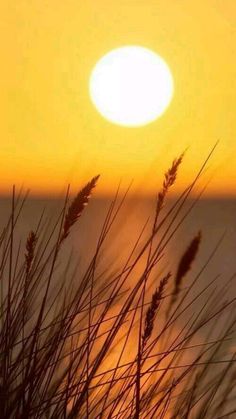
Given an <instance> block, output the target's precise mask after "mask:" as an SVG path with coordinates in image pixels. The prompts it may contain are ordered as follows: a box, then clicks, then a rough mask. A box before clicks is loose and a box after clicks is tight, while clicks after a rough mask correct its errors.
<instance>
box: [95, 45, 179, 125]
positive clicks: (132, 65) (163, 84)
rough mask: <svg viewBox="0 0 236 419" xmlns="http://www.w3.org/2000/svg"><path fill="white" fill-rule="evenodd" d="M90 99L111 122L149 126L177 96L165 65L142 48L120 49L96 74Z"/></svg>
mask: <svg viewBox="0 0 236 419" xmlns="http://www.w3.org/2000/svg"><path fill="white" fill-rule="evenodd" d="M89 88H90V96H91V99H92V102H93V103H94V105H95V107H96V108H97V110H98V111H99V112H100V113H101V114H102V115H103V116H104V117H105V118H106V119H108V120H109V121H111V122H113V123H116V124H119V125H124V126H141V125H146V124H148V123H150V122H152V121H154V120H155V119H156V118H158V117H159V116H161V115H162V114H163V112H164V111H165V110H166V108H167V106H168V105H169V103H170V101H171V98H172V96H173V78H172V75H171V72H170V70H169V68H168V66H167V64H166V63H165V61H164V60H163V59H162V58H161V57H160V56H159V55H157V54H156V53H154V52H153V51H151V50H149V49H147V48H144V47H139V46H125V47H121V48H117V49H114V50H112V51H111V52H109V53H108V54H106V55H105V56H104V57H102V58H101V59H100V60H99V61H98V62H97V64H96V66H95V68H94V69H93V71H92V74H91V78H90V86H89Z"/></svg>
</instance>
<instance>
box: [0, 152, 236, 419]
mask: <svg viewBox="0 0 236 419" xmlns="http://www.w3.org/2000/svg"><path fill="white" fill-rule="evenodd" d="M182 159H183V156H181V157H180V158H178V159H177V160H175V161H174V162H173V164H172V166H171V168H170V169H169V170H168V171H167V172H166V174H165V177H164V181H163V185H162V188H161V191H160V192H159V193H158V195H157V201H156V208H155V211H154V215H153V222H152V225H151V226H150V231H151V233H150V234H149V235H148V236H147V237H146V236H145V234H144V230H143V231H142V232H141V233H139V232H137V239H136V241H134V243H133V249H132V250H131V252H130V253H129V254H128V255H127V258H126V261H125V263H123V264H122V266H120V267H119V268H118V269H116V270H113V269H109V268H108V267H105V269H102V268H101V266H104V265H102V261H106V243H108V245H109V234H110V232H111V230H112V228H113V225H114V223H115V221H116V217H117V215H118V212H119V210H120V208H121V206H122V204H123V202H124V198H125V197H121V198H119V196H118V193H117V194H116V196H115V198H114V200H113V201H112V202H111V205H110V207H109V209H108V212H107V214H106V215H105V216H104V224H103V226H102V229H101V234H100V237H99V239H98V242H97V246H96V249H95V251H94V254H93V255H92V257H91V260H90V262H89V263H88V266H87V268H86V270H85V272H84V273H81V271H76V270H74V271H73V269H71V266H72V261H71V259H70V258H69V259H68V261H65V257H64V252H65V246H66V243H67V241H68V240H69V236H70V234H71V231H72V229H73V227H74V225H75V224H76V223H77V222H78V220H79V218H80V217H81V215H82V213H83V211H84V208H85V205H86V204H87V203H88V201H89V198H90V195H91V193H92V191H93V190H94V188H95V187H96V184H97V181H98V176H97V177H94V178H93V179H92V180H91V181H90V182H89V183H88V184H87V185H86V186H85V187H84V188H83V189H82V190H81V191H80V192H79V193H78V194H77V196H76V197H75V198H74V199H73V200H72V202H71V203H69V193H67V195H66V198H65V203H64V206H63V207H62V209H61V212H60V214H59V215H58V217H57V218H56V219H55V223H54V225H53V226H52V227H51V229H50V227H49V225H48V224H47V223H46V222H44V215H43V214H42V217H41V218H40V220H39V222H38V225H37V227H36V228H35V229H34V230H32V231H31V232H30V233H29V235H28V238H27V240H26V243H25V245H24V248H23V249H22V247H21V244H18V243H17V242H16V238H15V237H16V235H15V231H16V229H17V223H18V222H19V221H18V218H19V214H20V213H21V211H22V209H23V204H24V201H25V198H24V197H23V199H21V198H20V197H15V190H14V189H13V197H12V210H11V214H10V216H9V220H8V221H7V222H6V226H5V228H4V229H3V231H2V233H1V236H0V251H1V259H0V280H1V315H0V317H1V324H0V348H1V358H0V409H1V410H0V411H1V418H2V419H11V418H17V419H28V418H55V419H56V418H59V419H60V418H68V419H73V418H91V419H93V418H97V419H112V418H114V419H115V418H116V419H123V418H128V417H130V418H136V419H137V418H140V419H152V418H153V419H154V418H168V419H169V418H173V419H174V418H185V419H187V418H196V419H203V418H212V419H216V418H218V419H219V418H223V417H232V418H233V417H234V416H235V414H236V413H235V412H236V405H235V389H234V382H235V376H236V370H235V353H234V352H233V353H232V350H231V351H230V348H232V347H233V345H234V344H235V343H234V341H235V334H234V329H235V324H236V315H235V314H234V311H233V309H234V307H235V301H236V299H235V297H234V294H232V293H231V297H227V296H226V291H227V292H228V291H229V287H230V286H231V285H232V279H231V280H229V281H224V283H222V282H221V281H220V280H219V278H218V277H216V278H208V280H207V281H206V282H205V283H203V285H202V282H201V281H200V279H201V277H202V275H203V274H204V273H205V271H206V267H207V265H208V263H209V261H210V260H211V259H212V258H213V257H214V255H215V253H216V251H217V249H218V247H219V244H220V240H219V243H218V244H216V245H215V247H213V249H212V253H211V254H210V255H209V257H208V258H207V260H203V261H202V267H201V269H200V270H199V272H197V273H196V272H195V273H194V275H193V274H192V271H190V270H191V267H192V264H193V263H194V260H195V258H196V257H197V256H198V257H199V258H201V257H203V256H201V255H200V254H199V255H197V253H198V250H199V245H200V241H201V235H200V233H198V234H197V235H196V236H195V237H194V238H193V239H192V241H191V242H190V245H189V246H188V247H187V249H186V250H185V249H183V256H182V257H181V258H180V261H179V263H178V265H177V267H176V275H175V276H171V275H170V273H169V272H168V270H167V271H166V272H163V271H162V270H161V269H160V261H161V260H162V259H165V257H166V256H165V250H166V248H167V246H168V245H169V243H171V242H172V241H174V240H175V233H176V232H177V231H178V229H179V228H180V227H181V225H182V223H183V222H184V220H185V218H186V217H187V216H188V215H189V213H190V212H191V208H192V207H189V206H188V199H187V198H188V196H189V194H190V192H191V190H192V189H193V187H194V186H195V184H196V182H197V180H198V179H199V176H200V175H201V173H202V170H203V168H204V167H205V164H206V163H204V165H203V168H201V169H200V171H199V173H198V174H197V176H196V178H195V179H194V180H193V182H192V183H191V184H190V185H189V187H188V188H187V189H186V190H185V191H184V192H183V193H182V195H181V196H180V197H179V198H178V199H177V200H176V202H175V203H174V204H173V205H172V206H171V208H170V209H168V210H166V211H165V212H164V203H165V199H166V195H167V193H168V191H169V188H170V187H172V186H173V185H174V183H175V181H176V177H177V172H178V169H179V166H180V164H181V162H182ZM68 192H69V191H68ZM22 202H23V204H22ZM45 221H46V220H45ZM62 244H63V246H62ZM59 264H60V265H59ZM63 264H64V265H63ZM166 265H168V261H166ZM58 266H60V269H59V268H58ZM63 266H64V269H63ZM62 272H64V273H62ZM160 278H162V279H161V280H160ZM228 295H230V294H229V293H228ZM216 322H217V325H218V327H217V329H216V328H215V324H216Z"/></svg>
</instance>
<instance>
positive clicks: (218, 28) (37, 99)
mask: <svg viewBox="0 0 236 419" xmlns="http://www.w3.org/2000/svg"><path fill="white" fill-rule="evenodd" d="M0 14H1V25H0V43H1V46H0V51H1V66H0V89H1V95H0V112H1V118H0V129H1V165H0V177H1V187H0V191H1V192H2V193H6V192H7V191H9V190H10V188H11V185H12V184H13V183H16V184H17V185H18V186H21V185H22V184H23V185H24V186H25V187H29V188H31V189H32V192H33V193H35V194H40V193H42V194H51V193H53V194H57V193H60V192H61V191H62V190H63V189H64V188H65V185H66V184H67V183H68V182H71V183H72V186H73V188H77V186H78V185H81V183H82V182H84V181H85V180H87V179H89V178H90V177H91V176H93V175H96V174H97V173H101V175H102V177H101V182H100V187H99V192H100V193H101V194H105V193H110V192H112V191H114V189H115V188H116V186H117V183H118V182H119V180H120V179H122V182H123V184H124V185H127V184H128V183H129V181H130V180H131V179H134V190H136V191H140V192H143V193H149V192H153V191H154V190H155V188H156V187H158V185H159V183H160V179H161V176H162V173H163V171H164V170H165V168H166V167H168V165H169V163H170V162H171V161H172V159H173V158H174V157H176V156H178V155H179V154H180V153H181V152H182V151H183V150H184V149H186V148H188V151H187V155H186V159H185V162H184V164H183V168H182V174H181V176H180V180H179V183H178V186H177V189H178V188H179V189H181V188H182V187H183V186H184V185H186V183H187V182H188V181H189V179H191V176H193V175H194V173H195V171H196V169H197V168H198V167H199V166H200V165H201V163H202V162H203V160H204V158H205V157H206V156H207V154H208V153H209V151H210V149H211V148H212V146H213V145H214V143H215V142H216V141H217V140H220V143H219V146H218V148H217V150H216V152H215V154H214V157H213V159H212V161H211V164H210V168H209V170H208V172H207V174H206V181H207V180H208V179H209V178H211V177H212V175H213V180H212V182H211V184H210V185H209V187H208V194H209V195H218V196H219V195H231V196H232V195H235V194H236V136H235V133H236V118H235V112H236V82H235V80H236V4H235V0H192V1H190V0H158V1H157V0H119V1H118V0H114V1H112V0H99V1H95V0H83V1H82V0H79V1H78V0H68V1H61V0H48V1H45V0H32V1H29V0H15V1H5V2H1V5H0ZM124 45H140V46H144V47H147V48H150V49H151V50H153V51H155V52H157V53H158V54H160V55H161V56H162V57H163V58H164V59H165V61H166V62H167V63H168V65H169V68H170V69H171V72H172V75H173V78H174V85H175V90H174V96H173V100H172V102H171V104H170V106H169V107H168V109H167V111H166V112H165V113H164V114H163V115H162V116H161V117H160V118H159V119H156V121H154V122H152V123H151V124H149V125H146V126H144V127H137V128H127V127H122V126H118V125H114V124H112V123H111V122H108V121H107V120H105V119H104V118H103V117H102V116H101V115H100V114H99V113H98V112H97V110H96V109H95V107H94V106H93V104H92V102H91V99H90V97H89V90H88V83H89V77H90V74H91V71H92V69H93V67H94V65H95V64H96V62H97V61H98V60H99V59H100V58H101V57H102V56H103V55H104V54H106V53H107V52H109V51H110V50H112V49H114V48H117V47H120V46H124Z"/></svg>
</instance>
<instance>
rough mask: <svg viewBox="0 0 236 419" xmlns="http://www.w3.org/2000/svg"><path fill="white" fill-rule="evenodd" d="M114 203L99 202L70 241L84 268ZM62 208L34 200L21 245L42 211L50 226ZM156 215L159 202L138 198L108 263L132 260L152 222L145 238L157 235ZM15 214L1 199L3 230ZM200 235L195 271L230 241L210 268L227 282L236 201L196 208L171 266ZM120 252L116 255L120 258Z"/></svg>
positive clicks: (120, 220)
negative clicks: (152, 232)
mask: <svg viewBox="0 0 236 419" xmlns="http://www.w3.org/2000/svg"><path fill="white" fill-rule="evenodd" d="M173 202H174V201H169V202H168V204H167V206H166V207H165V208H164V210H163V215H165V214H166V212H167V210H168V209H169V208H170V207H171V205H172V204H173ZM192 202H193V201H191V200H189V201H188V202H187V205H186V206H185V207H184V210H183V212H182V215H183V214H184V212H185V211H188V209H189V208H190V207H191V205H192ZM110 203H111V199H95V198H93V199H92V200H91V201H90V203H89V205H88V207H86V208H85V211H84V213H83V215H82V217H81V218H80V220H79V222H78V223H77V225H76V226H75V227H74V228H73V230H72V234H71V236H70V238H69V239H68V247H70V248H72V247H73V249H74V254H75V257H76V255H77V256H78V257H79V259H80V260H81V262H83V261H84V262H83V263H86V261H88V260H89V257H90V255H91V253H92V252H93V250H94V248H95V246H96V243H97V239H98V237H99V233H100V230H101V227H102V224H103V222H104V219H105V216H106V213H107V211H108V208H109V205H110ZM62 208H63V201H59V200H58V201H56V200H43V199H29V200H28V201H27V202H26V203H25V205H24V208H23V210H22V212H21V214H20V217H19V220H18V222H17V228H16V242H17V241H18V240H20V239H21V240H22V245H23V243H24V241H25V240H26V237H27V235H28V233H29V231H30V230H32V229H33V230H34V229H36V226H37V224H38V221H39V219H40V215H41V214H42V211H45V213H44V218H43V223H44V222H45V223H46V221H47V220H49V219H52V220H53V219H54V220H55V219H56V217H57V216H58V215H59V214H60V210H61V209H62ZM154 209H155V202H154V200H153V199H145V198H135V199H128V200H127V201H126V202H125V203H124V205H123V206H122V208H121V210H120V211H119V213H118V215H117V217H116V220H115V222H114V225H113V227H112V229H111V232H110V234H109V236H108V239H107V244H106V246H105V247H106V255H107V263H108V262H109V263H112V262H113V261H114V260H113V258H115V260H116V261H118V260H119V259H120V258H121V257H122V255H123V256H124V257H125V255H127V254H128V252H129V250H130V249H131V248H132V245H133V243H134V242H135V240H136V239H137V237H138V235H139V233H140V231H141V229H142V227H143V226H144V224H145V222H146V221H147V220H148V217H149V226H147V228H146V230H145V231H146V233H144V236H145V234H146V235H148V233H149V232H150V229H151V223H152V220H153V214H154ZM10 210H11V201H10V200H9V199H3V198H2V199H0V214H1V217H0V227H1V229H2V228H3V227H4V225H5V224H6V221H7V220H8V217H9V214H10ZM16 213H17V211H16ZM161 218H162V217H160V219H161ZM180 218H181V217H180ZM180 218H178V219H177V221H178V220H179V219H180ZM51 226H52V223H51ZM166 226H167V224H166ZM199 230H201V231H202V236H203V238H202V244H201V248H200V253H199V257H198V258H197V260H196V263H195V268H196V269H197V268H199V267H200V265H201V263H202V262H203V261H204V260H205V258H207V256H208V255H209V254H210V252H211V251H212V249H213V247H214V246H215V245H216V243H217V242H218V240H219V239H220V237H221V236H222V235H224V238H223V241H222V243H221V245H220V248H219V250H218V251H217V254H216V255H215V257H214V258H213V260H212V262H211V263H210V264H209V267H208V271H209V272H210V274H211V275H215V274H218V273H219V274H221V275H222V276H223V277H225V278H226V277H227V276H228V275H230V274H231V273H233V272H234V271H235V268H236V200H233V199H232V200H230V199H202V200H201V201H199V202H197V203H196V204H195V205H194V208H193V209H192V211H191V213H190V214H189V215H188V216H187V217H186V219H185V220H184V222H183V223H182V224H181V226H180V227H179V228H178V230H177V232H176V234H175V236H174V238H173V240H172V241H171V243H170V245H168V255H169V257H168V259H169V260H168V264H169V267H170V268H174V266H175V264H176V261H177V260H178V258H179V257H180V255H181V254H182V252H183V251H184V249H185V248H186V246H187V245H188V243H189V241H190V240H191V239H192V238H193V236H194V235H195V234H196V233H197V232H198V231H199ZM163 231H164V230H163ZM160 237H161V233H160ZM114 251H115V252H116V253H115V254H114Z"/></svg>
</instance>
